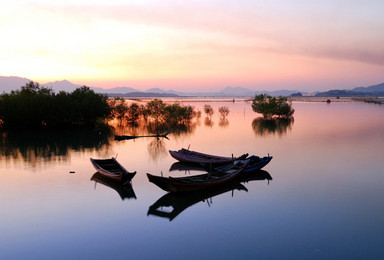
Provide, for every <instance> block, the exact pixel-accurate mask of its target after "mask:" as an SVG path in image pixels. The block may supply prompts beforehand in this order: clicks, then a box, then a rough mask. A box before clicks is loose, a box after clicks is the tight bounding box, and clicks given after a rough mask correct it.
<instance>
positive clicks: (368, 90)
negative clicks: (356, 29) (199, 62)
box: [0, 76, 384, 97]
mask: <svg viewBox="0 0 384 260" xmlns="http://www.w3.org/2000/svg"><path fill="white" fill-rule="evenodd" d="M29 81H30V80H29V79H27V78H21V77H4V76H0V93H2V92H7V93H8V92H10V91H12V90H17V89H20V87H21V86H24V85H25V84H26V83H28V82H29ZM41 86H43V87H48V88H52V90H53V91H55V92H59V91H66V92H72V91H73V90H75V89H76V88H79V87H81V86H82V85H76V84H73V83H71V82H70V81H68V80H61V81H54V82H48V83H45V84H42V85H41ZM90 88H91V89H92V90H94V91H95V92H97V93H104V94H107V95H109V96H124V97H253V96H255V95H256V94H262V93H264V94H268V95H271V96H290V95H292V94H295V93H298V92H299V91H298V90H277V91H264V90H263V91H256V90H252V89H248V88H243V87H226V88H224V89H222V90H220V91H216V92H181V91H175V90H163V89H160V88H151V89H147V90H146V91H140V90H137V89H134V88H130V87H115V88H110V89H104V88H96V87H90ZM301 93H303V94H305V95H308V93H304V92H301ZM312 95H313V94H312ZM366 95H384V83H382V84H379V85H374V86H369V87H358V88H354V89H351V90H330V91H326V92H316V96H366Z"/></svg>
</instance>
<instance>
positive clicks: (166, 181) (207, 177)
mask: <svg viewBox="0 0 384 260" xmlns="http://www.w3.org/2000/svg"><path fill="white" fill-rule="evenodd" d="M248 162H249V161H247V160H245V161H238V162H237V163H234V164H233V165H232V167H230V168H228V169H226V170H225V171H223V172H216V171H213V172H210V173H207V174H200V175H194V176H187V177H162V176H155V175H152V174H149V173H147V176H148V179H149V181H150V182H152V183H154V184H156V185H157V186H159V187H160V188H161V189H163V190H165V191H170V192H189V191H196V190H203V189H207V188H211V187H215V186H218V185H220V184H223V183H226V182H228V181H230V180H233V179H235V178H236V177H237V176H239V175H240V174H241V172H242V171H243V170H244V168H245V167H246V166H247V164H248Z"/></svg>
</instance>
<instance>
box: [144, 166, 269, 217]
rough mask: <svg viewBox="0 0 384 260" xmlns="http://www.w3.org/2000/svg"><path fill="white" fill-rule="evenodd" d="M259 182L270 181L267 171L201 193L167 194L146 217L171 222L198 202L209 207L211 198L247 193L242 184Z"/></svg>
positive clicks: (247, 175)
mask: <svg viewBox="0 0 384 260" xmlns="http://www.w3.org/2000/svg"><path fill="white" fill-rule="evenodd" d="M261 180H268V184H269V181H270V180H272V177H271V175H270V174H269V173H268V172H267V171H263V170H258V171H254V172H249V173H246V174H242V175H241V176H240V177H239V178H237V179H236V180H233V181H231V182H226V183H224V184H222V185H220V186H215V187H213V188H209V189H205V190H201V191H195V192H186V193H172V192H169V193H167V194H165V195H164V196H162V197H161V198H160V199H158V200H157V201H156V202H155V203H154V204H153V205H152V206H150V207H149V209H148V213H147V215H148V216H149V215H154V216H158V217H163V218H168V219H169V221H172V220H173V219H174V218H176V217H177V216H178V215H179V214H180V213H181V212H183V211H184V210H185V209H187V208H188V207H190V206H192V205H194V204H196V203H198V202H200V201H203V202H205V201H207V203H208V205H209V204H210V201H211V203H212V198H213V197H215V196H217V195H220V194H223V193H225V192H228V191H232V196H233V192H234V190H244V191H248V189H247V188H246V187H245V186H244V185H243V184H242V183H246V182H249V181H261ZM170 208H172V211H169V209H170Z"/></svg>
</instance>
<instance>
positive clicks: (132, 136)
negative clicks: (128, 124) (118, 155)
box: [115, 132, 169, 141]
mask: <svg viewBox="0 0 384 260" xmlns="http://www.w3.org/2000/svg"><path fill="white" fill-rule="evenodd" d="M168 134H169V132H167V133H165V134H156V135H115V140H117V141H122V140H130V139H136V138H139V137H156V138H160V137H164V138H167V139H168V137H167V135H168Z"/></svg>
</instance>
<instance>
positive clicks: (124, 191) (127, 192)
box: [91, 172, 136, 200]
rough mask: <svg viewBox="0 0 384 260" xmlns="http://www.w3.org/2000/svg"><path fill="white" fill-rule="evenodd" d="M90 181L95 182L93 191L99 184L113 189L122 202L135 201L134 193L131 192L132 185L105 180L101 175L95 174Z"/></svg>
mask: <svg viewBox="0 0 384 260" xmlns="http://www.w3.org/2000/svg"><path fill="white" fill-rule="evenodd" d="M91 181H94V182H95V189H96V184H97V183H100V184H102V185H105V186H107V187H109V188H111V189H114V190H115V191H116V192H117V193H118V194H119V196H120V198H121V199H122V200H125V199H136V194H135V191H134V190H133V187H132V183H130V182H128V183H124V184H123V183H121V182H117V181H113V180H110V179H107V178H105V177H104V176H103V175H102V174H100V173H98V172H96V173H95V174H94V175H93V176H92V178H91Z"/></svg>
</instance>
